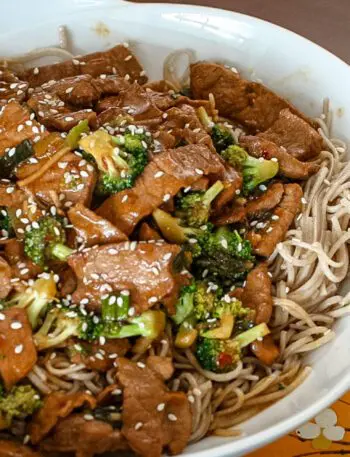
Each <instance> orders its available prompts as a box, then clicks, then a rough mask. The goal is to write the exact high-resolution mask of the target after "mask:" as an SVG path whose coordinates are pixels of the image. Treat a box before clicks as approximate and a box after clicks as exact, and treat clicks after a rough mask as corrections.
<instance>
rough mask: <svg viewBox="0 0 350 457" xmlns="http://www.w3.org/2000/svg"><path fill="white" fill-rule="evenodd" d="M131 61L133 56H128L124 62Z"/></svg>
mask: <svg viewBox="0 0 350 457" xmlns="http://www.w3.org/2000/svg"><path fill="white" fill-rule="evenodd" d="M131 59H132V55H129V56H126V57H125V59H124V60H125V62H128V61H129V60H131Z"/></svg>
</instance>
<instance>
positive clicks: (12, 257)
mask: <svg viewBox="0 0 350 457" xmlns="http://www.w3.org/2000/svg"><path fill="white" fill-rule="evenodd" d="M4 254H5V257H6V260H7V261H8V263H9V265H10V266H11V271H12V277H13V278H20V279H21V280H23V281H28V280H29V279H34V278H36V277H37V276H38V274H40V273H42V272H43V270H42V268H41V267H39V265H36V264H35V263H33V262H32V261H31V260H30V259H28V257H26V255H25V254H24V246H23V242H22V241H20V240H17V239H16V238H13V239H11V240H9V241H8V243H6V245H5V251H4ZM13 287H15V288H16V289H17V290H21V289H22V288H23V287H25V286H23V284H22V282H20V283H19V282H15V283H13Z"/></svg>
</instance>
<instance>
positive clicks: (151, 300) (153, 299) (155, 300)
mask: <svg viewBox="0 0 350 457" xmlns="http://www.w3.org/2000/svg"><path fill="white" fill-rule="evenodd" d="M157 301H158V299H157V297H151V298H149V299H148V303H150V304H152V303H157Z"/></svg>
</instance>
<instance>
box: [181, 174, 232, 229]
mask: <svg viewBox="0 0 350 457" xmlns="http://www.w3.org/2000/svg"><path fill="white" fill-rule="evenodd" d="M223 189H224V185H223V184H222V182H221V181H216V183H215V184H213V185H212V186H211V187H210V188H209V189H208V190H207V191H205V192H189V193H187V194H185V195H183V196H181V197H180V198H179V199H178V202H177V205H178V211H177V212H176V216H178V217H180V219H181V222H182V225H186V226H189V227H201V226H202V225H205V224H206V223H207V222H208V220H209V216H210V210H211V204H212V202H213V201H214V200H215V198H216V197H217V196H218V195H219V194H220V192H221V191H222V190H223Z"/></svg>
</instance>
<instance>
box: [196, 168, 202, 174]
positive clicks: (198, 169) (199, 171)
mask: <svg viewBox="0 0 350 457" xmlns="http://www.w3.org/2000/svg"><path fill="white" fill-rule="evenodd" d="M195 172H196V173H197V175H203V174H204V171H203V170H201V169H200V168H196V169H195Z"/></svg>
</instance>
